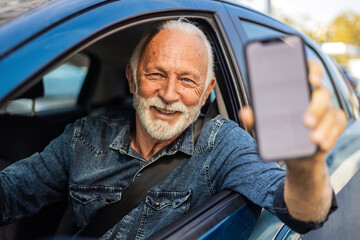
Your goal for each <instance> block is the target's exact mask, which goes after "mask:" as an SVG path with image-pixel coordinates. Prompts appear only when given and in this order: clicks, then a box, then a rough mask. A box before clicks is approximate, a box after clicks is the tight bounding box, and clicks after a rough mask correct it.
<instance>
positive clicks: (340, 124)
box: [322, 110, 346, 151]
mask: <svg viewBox="0 0 360 240" xmlns="http://www.w3.org/2000/svg"><path fill="white" fill-rule="evenodd" d="M335 111H336V112H335V117H334V119H335V121H334V122H335V123H336V125H335V126H333V127H332V128H331V129H330V131H329V133H328V137H327V138H326V139H325V141H324V143H323V144H322V148H323V149H324V150H325V151H329V150H330V149H331V148H332V147H333V146H334V145H335V144H336V141H337V138H338V137H339V136H340V135H341V134H342V132H343V131H344V130H345V128H346V116H345V113H344V112H343V111H342V110H335Z"/></svg>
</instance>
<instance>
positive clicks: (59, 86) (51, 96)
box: [2, 53, 90, 115]
mask: <svg viewBox="0 0 360 240" xmlns="http://www.w3.org/2000/svg"><path fill="white" fill-rule="evenodd" d="M89 64H90V60H89V57H88V56H86V55H85V54H80V53H79V54H76V55H74V56H73V57H71V58H70V59H69V60H67V61H66V62H64V63H63V64H61V65H60V66H59V67H57V68H55V69H54V70H52V71H50V72H49V73H47V74H46V75H44V76H43V78H42V83H41V82H40V83H39V84H40V85H42V86H41V88H43V90H41V91H42V92H43V94H41V96H36V97H35V98H33V97H31V98H30V97H20V98H19V99H16V100H13V101H10V102H9V103H8V104H7V105H6V106H5V107H4V108H3V109H2V113H10V114H20V115H36V114H37V113H39V112H44V111H46V110H50V109H51V110H56V109H59V108H65V107H73V106H75V105H76V101H77V98H78V95H79V93H80V89H81V87H82V84H83V82H84V79H85V77H86V75H87V72H88V69H89ZM39 84H37V85H36V87H38V86H39ZM31 90H32V89H31Z"/></svg>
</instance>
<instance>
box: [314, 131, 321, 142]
mask: <svg viewBox="0 0 360 240" xmlns="http://www.w3.org/2000/svg"><path fill="white" fill-rule="evenodd" d="M322 138H323V135H322V134H321V133H320V132H318V131H316V132H314V133H313V139H314V140H315V141H316V142H320V141H322Z"/></svg>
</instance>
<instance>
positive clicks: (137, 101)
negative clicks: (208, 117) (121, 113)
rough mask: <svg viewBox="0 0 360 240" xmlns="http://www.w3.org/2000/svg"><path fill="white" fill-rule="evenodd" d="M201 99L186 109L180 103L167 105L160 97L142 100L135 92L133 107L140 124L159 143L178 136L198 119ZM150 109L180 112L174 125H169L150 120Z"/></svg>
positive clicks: (159, 120)
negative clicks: (195, 104)
mask: <svg viewBox="0 0 360 240" xmlns="http://www.w3.org/2000/svg"><path fill="white" fill-rule="evenodd" d="M202 99H203V97H201V99H200V101H199V104H198V105H197V106H194V107H187V106H186V105H185V104H183V103H181V102H174V103H171V104H167V103H165V102H164V101H163V100H161V98H160V97H152V98H144V97H142V96H140V95H139V94H138V93H137V91H136V92H135V94H134V97H133V100H134V107H135V110H136V112H137V114H138V116H139V119H140V122H141V124H142V125H143V127H144V128H145V130H146V131H147V132H148V133H149V135H150V136H151V137H152V138H154V139H156V140H161V141H164V140H169V139H171V138H173V137H175V136H177V135H179V134H180V133H182V132H183V131H184V130H185V129H186V128H187V127H188V126H189V125H190V124H191V123H192V122H194V121H195V120H196V119H197V118H198V117H199V115H200V110H201V102H202ZM151 107H155V108H158V109H161V110H164V111H177V112H180V115H179V116H178V120H177V121H176V122H175V124H173V125H170V124H169V123H168V122H167V121H164V120H161V119H156V120H152V118H151V114H150V108H151Z"/></svg>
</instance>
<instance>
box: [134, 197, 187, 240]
mask: <svg viewBox="0 0 360 240" xmlns="http://www.w3.org/2000/svg"><path fill="white" fill-rule="evenodd" d="M190 198H191V190H188V191H181V192H179V191H153V190H150V191H149V192H148V194H147V196H146V198H145V205H144V211H143V214H142V217H141V225H140V229H139V231H138V235H142V234H144V233H150V235H151V233H154V232H156V231H158V230H160V229H161V228H162V227H164V226H166V225H168V224H170V223H172V222H174V221H175V220H176V219H178V218H180V217H181V216H183V215H184V214H185V213H187V212H188V211H189V208H190ZM145 235H147V234H145ZM138 237H139V236H138Z"/></svg>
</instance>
